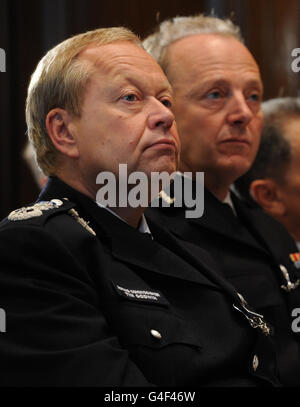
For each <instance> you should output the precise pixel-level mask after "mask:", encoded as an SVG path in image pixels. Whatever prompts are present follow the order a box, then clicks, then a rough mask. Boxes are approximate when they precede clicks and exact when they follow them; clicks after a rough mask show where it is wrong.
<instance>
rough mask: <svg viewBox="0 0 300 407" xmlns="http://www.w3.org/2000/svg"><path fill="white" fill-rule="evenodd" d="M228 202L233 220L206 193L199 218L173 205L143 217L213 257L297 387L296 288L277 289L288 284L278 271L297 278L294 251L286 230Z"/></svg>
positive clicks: (286, 379)
mask: <svg viewBox="0 0 300 407" xmlns="http://www.w3.org/2000/svg"><path fill="white" fill-rule="evenodd" d="M173 194H174V191H172V190H171V195H173ZM232 200H233V203H234V207H235V209H236V214H237V216H235V215H234V213H233V211H232V209H231V208H230V206H229V205H228V204H223V203H222V202H220V201H219V200H218V199H217V198H215V196H214V195H213V194H211V193H210V192H209V191H208V190H206V189H205V192H204V213H203V216H202V217H200V218H190V219H189V218H186V217H185V211H186V209H187V208H185V207H181V208H176V207H174V206H171V207H169V208H162V207H160V208H149V209H147V210H146V217H147V218H148V219H152V220H154V221H156V222H159V223H160V225H161V226H163V227H165V228H167V229H168V231H170V232H171V233H172V234H173V235H174V236H175V237H177V238H179V239H181V241H182V242H183V243H184V241H185V242H191V243H193V244H195V245H197V246H198V247H201V249H206V250H207V251H208V252H209V253H210V254H211V255H212V256H213V258H214V261H215V262H216V263H217V264H218V266H219V270H221V273H222V275H223V276H224V277H226V279H227V280H228V281H230V283H232V285H234V287H235V288H236V289H237V290H238V291H239V292H240V293H241V294H242V295H243V296H244V297H245V298H247V301H248V302H249V303H250V304H251V305H252V306H253V307H254V308H255V309H256V310H257V311H258V312H260V313H262V314H263V315H264V316H265V318H266V319H267V320H268V321H269V322H270V323H271V324H272V326H273V327H274V339H275V342H276V346H277V350H278V362H279V373H280V377H281V380H282V382H283V383H284V384H285V385H291V386H292V385H293V386H294V385H300V350H299V335H300V334H299V333H294V332H293V330H292V322H293V316H292V312H293V309H297V308H298V309H299V311H300V286H299V287H298V288H296V289H295V290H291V291H290V292H288V291H286V290H284V289H283V288H282V286H287V280H286V278H285V277H284V275H283V272H282V269H283V267H284V268H285V270H286V271H287V272H288V273H289V278H290V281H291V282H293V283H295V282H296V281H297V279H299V278H300V273H299V271H298V269H297V268H296V267H295V264H294V263H293V261H292V260H291V258H290V256H289V255H290V254H292V253H295V252H297V251H298V250H297V248H296V246H295V242H294V240H293V239H292V238H291V236H290V235H289V234H288V233H287V231H286V229H285V228H284V227H283V226H282V225H281V224H279V223H278V222H276V221H275V220H274V219H273V218H271V217H270V216H268V215H267V214H265V213H264V212H263V211H262V210H261V209H260V208H258V207H255V208H254V207H253V208H250V207H247V206H245V205H244V204H243V203H242V202H241V201H240V199H238V198H237V196H235V195H234V194H232ZM297 315H298V314H297ZM294 317H295V315H294Z"/></svg>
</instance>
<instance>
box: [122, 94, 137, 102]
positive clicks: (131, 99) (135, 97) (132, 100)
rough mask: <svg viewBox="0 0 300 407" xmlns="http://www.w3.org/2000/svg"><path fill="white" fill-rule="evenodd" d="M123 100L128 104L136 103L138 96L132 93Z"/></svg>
mask: <svg viewBox="0 0 300 407" xmlns="http://www.w3.org/2000/svg"><path fill="white" fill-rule="evenodd" d="M122 99H123V100H126V101H127V102H135V101H136V100H137V96H136V95H134V94H133V93H130V94H129V95H125V96H123V97H122Z"/></svg>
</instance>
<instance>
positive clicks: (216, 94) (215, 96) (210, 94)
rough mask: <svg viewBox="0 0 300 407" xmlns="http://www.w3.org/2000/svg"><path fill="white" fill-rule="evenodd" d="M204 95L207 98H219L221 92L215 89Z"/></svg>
mask: <svg viewBox="0 0 300 407" xmlns="http://www.w3.org/2000/svg"><path fill="white" fill-rule="evenodd" d="M206 97H207V98H208V99H219V98H220V97H221V93H220V92H218V91H217V90H216V91H214V92H210V93H208V94H207V95H206Z"/></svg>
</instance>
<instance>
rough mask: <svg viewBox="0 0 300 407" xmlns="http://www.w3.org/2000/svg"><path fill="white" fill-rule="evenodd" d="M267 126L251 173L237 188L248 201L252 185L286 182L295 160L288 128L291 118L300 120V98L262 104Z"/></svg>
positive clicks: (272, 100) (240, 180)
mask: <svg viewBox="0 0 300 407" xmlns="http://www.w3.org/2000/svg"><path fill="white" fill-rule="evenodd" d="M262 110H263V113H264V123H263V128H262V136H261V142H260V146H259V150H258V153H257V156H256V158H255V160H254V163H253V165H252V167H251V168H250V170H249V171H248V172H247V173H246V174H245V175H243V176H242V177H240V178H239V179H238V180H237V181H236V182H235V188H236V189H237V191H238V192H239V194H240V195H241V196H242V197H243V198H244V199H246V200H248V201H249V200H250V201H251V196H250V192H249V188H250V185H251V183H252V181H254V180H256V179H266V178H270V179H273V180H275V181H277V182H279V183H281V182H283V181H284V178H285V175H286V170H287V168H288V165H289V164H290V161H291V157H292V147H291V143H290V140H288V138H286V137H285V135H284V125H285V123H286V122H287V120H289V119H291V118H298V119H300V98H292V97H285V98H276V99H270V100H268V101H266V102H264V103H262Z"/></svg>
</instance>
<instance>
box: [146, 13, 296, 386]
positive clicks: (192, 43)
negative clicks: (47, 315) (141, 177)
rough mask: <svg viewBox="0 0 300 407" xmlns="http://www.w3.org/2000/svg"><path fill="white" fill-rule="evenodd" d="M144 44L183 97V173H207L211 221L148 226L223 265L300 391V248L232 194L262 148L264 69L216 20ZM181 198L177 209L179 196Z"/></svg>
mask: <svg viewBox="0 0 300 407" xmlns="http://www.w3.org/2000/svg"><path fill="white" fill-rule="evenodd" d="M143 44H144V46H145V48H146V50H148V51H149V52H150V53H151V54H152V55H153V56H154V57H155V58H156V59H157V61H158V62H159V63H160V65H161V67H162V68H163V70H164V72H165V73H166V75H167V77H168V79H169V81H170V83H171V85H172V88H173V91H174V107H173V112H174V114H175V119H176V123H177V128H178V132H179V136H180V139H181V144H182V152H181V162H180V167H179V168H180V171H181V172H184V174H185V176H186V173H187V172H190V174H191V177H193V179H195V176H196V173H197V172H202V171H203V172H204V183H205V193H204V213H203V216H202V217H200V218H198V219H187V218H186V217H185V215H184V213H185V208H177V207H176V205H175V204H174V207H173V208H162V207H161V208H159V209H154V208H151V209H150V210H147V212H146V213H148V215H147V216H148V218H149V219H152V220H156V221H158V222H160V224H162V225H164V226H165V227H166V228H167V229H168V230H169V231H171V232H172V233H173V235H175V236H176V237H178V238H179V239H182V241H184V242H191V243H193V244H196V245H199V246H200V247H201V248H205V249H206V250H207V251H209V252H210V253H211V254H212V255H213V257H214V259H215V261H216V262H217V263H218V265H219V267H220V270H221V273H222V275H223V276H225V277H226V278H227V279H228V280H229V281H230V282H231V283H232V284H233V285H234V286H235V287H236V288H237V289H238V290H239V291H240V292H241V293H242V295H245V296H246V297H247V298H248V299H249V301H251V303H253V304H255V308H256V309H257V310H258V311H259V312H261V313H263V314H265V315H266V316H267V318H268V319H269V320H270V322H271V323H272V325H273V326H274V337H275V341H276V345H277V349H278V355H279V362H280V363H279V373H280V377H281V379H282V381H283V382H284V383H285V384H287V385H299V384H300V376H299V371H300V355H299V338H298V337H297V335H299V333H298V334H297V333H296V332H294V331H293V329H292V326H293V324H292V322H293V316H292V315H293V314H292V312H293V309H294V308H299V307H300V287H298V286H299V282H300V273H299V270H298V269H297V268H296V267H295V264H294V262H293V261H292V260H291V257H290V255H291V254H293V253H295V252H297V248H296V246H295V244H294V241H293V239H292V238H291V236H289V234H288V233H287V232H286V230H285V229H284V228H283V227H282V226H281V225H280V224H279V223H277V222H276V221H274V220H273V219H272V218H271V217H269V216H268V215H266V214H265V213H264V212H263V211H261V210H260V209H250V208H248V207H246V206H244V205H243V204H242V202H241V201H240V200H239V199H238V197H237V196H236V195H235V194H233V193H232V192H230V186H231V185H232V183H233V182H234V181H235V180H236V179H237V178H238V177H240V176H241V175H242V174H244V173H245V172H246V171H247V170H248V169H249V168H250V166H251V164H252V163H253V161H254V159H255V156H256V153H257V150H258V147H259V141H260V133H261V127H262V121H263V114H262V111H261V101H262V96H263V85H262V81H261V76H260V71H259V67H258V65H257V63H256V61H255V60H254V58H253V56H252V55H251V53H250V52H249V50H248V49H247V48H246V47H245V45H244V44H243V41H242V38H241V35H240V31H239V29H238V27H236V26H235V25H234V24H233V23H232V22H231V21H229V20H221V19H219V18H216V17H208V16H203V15H198V16H194V17H176V18H174V19H170V20H167V21H164V22H162V23H161V24H160V25H159V26H158V28H157V29H156V31H155V32H154V33H153V34H152V35H150V36H149V37H148V38H146V39H145V40H144V42H143ZM178 176H179V177H181V175H180V174H179V175H178ZM174 185H178V183H177V184H175V183H174ZM172 195H174V197H175V199H176V191H172ZM171 198H172V196H171Z"/></svg>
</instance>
